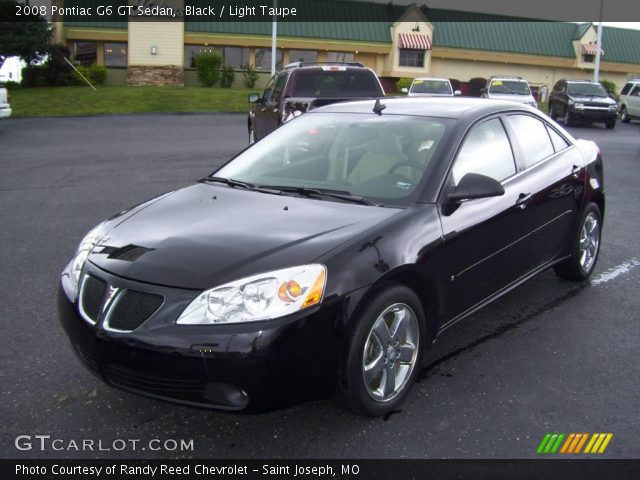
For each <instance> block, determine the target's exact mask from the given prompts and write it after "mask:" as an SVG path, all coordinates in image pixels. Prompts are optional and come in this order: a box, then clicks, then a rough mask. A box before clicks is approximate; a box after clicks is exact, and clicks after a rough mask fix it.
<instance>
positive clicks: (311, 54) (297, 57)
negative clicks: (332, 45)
mask: <svg viewBox="0 0 640 480" xmlns="http://www.w3.org/2000/svg"><path fill="white" fill-rule="evenodd" d="M289 61H290V62H317V61H318V52H317V51H315V50H289Z"/></svg>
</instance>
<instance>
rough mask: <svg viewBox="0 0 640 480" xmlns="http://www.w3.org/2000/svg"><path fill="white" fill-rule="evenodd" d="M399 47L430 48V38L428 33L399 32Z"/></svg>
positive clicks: (412, 48)
mask: <svg viewBox="0 0 640 480" xmlns="http://www.w3.org/2000/svg"><path fill="white" fill-rule="evenodd" d="M399 36H400V48H407V49H410V50H431V39H430V38H429V36H428V35H419V34H416V33H400V34H399Z"/></svg>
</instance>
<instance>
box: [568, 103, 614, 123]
mask: <svg viewBox="0 0 640 480" xmlns="http://www.w3.org/2000/svg"><path fill="white" fill-rule="evenodd" d="M571 116H572V117H573V118H574V119H575V120H578V121H580V120H582V121H589V122H607V121H610V120H615V119H616V118H618V112H617V111H616V110H608V109H592V108H588V107H585V108H575V107H574V108H572V109H571Z"/></svg>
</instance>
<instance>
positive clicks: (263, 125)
mask: <svg viewBox="0 0 640 480" xmlns="http://www.w3.org/2000/svg"><path fill="white" fill-rule="evenodd" d="M276 77H277V76H276V75H274V76H273V77H271V80H269V83H267V86H266V87H265V89H264V93H263V94H262V98H260V100H259V101H258V103H257V105H256V108H255V109H254V112H255V129H256V137H257V138H262V137H264V136H265V135H266V134H267V133H269V132H270V131H271V130H269V129H268V122H269V112H268V109H269V105H270V102H271V98H272V97H273V89H274V88H275V86H276Z"/></svg>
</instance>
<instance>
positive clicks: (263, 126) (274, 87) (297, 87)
mask: <svg viewBox="0 0 640 480" xmlns="http://www.w3.org/2000/svg"><path fill="white" fill-rule="evenodd" d="M383 96H384V89H383V88H382V85H381V84H380V80H378V77H377V76H376V74H375V72H374V71H373V70H371V69H370V68H367V67H365V66H364V65H362V64H360V63H315V62H297V63H292V64H289V65H287V66H286V67H285V68H284V70H282V71H280V72H278V73H276V74H275V75H274V76H273V77H272V78H271V80H270V81H269V83H268V84H267V87H266V88H265V90H264V93H263V94H262V95H260V94H259V93H251V94H249V102H250V103H252V104H253V107H252V108H251V110H250V111H249V119H248V122H247V128H248V129H249V143H250V144H251V143H254V142H256V141H257V140H259V139H261V138H263V137H264V136H265V135H267V134H269V133H270V132H272V131H273V130H275V129H276V128H278V127H279V126H280V125H282V124H283V123H285V122H287V121H289V120H291V119H292V118H294V117H297V116H298V115H301V114H303V113H304V112H306V111H309V110H312V109H314V108H318V107H321V106H323V105H329V104H331V103H337V102H344V101H349V100H366V99H372V98H379V97H383Z"/></svg>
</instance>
